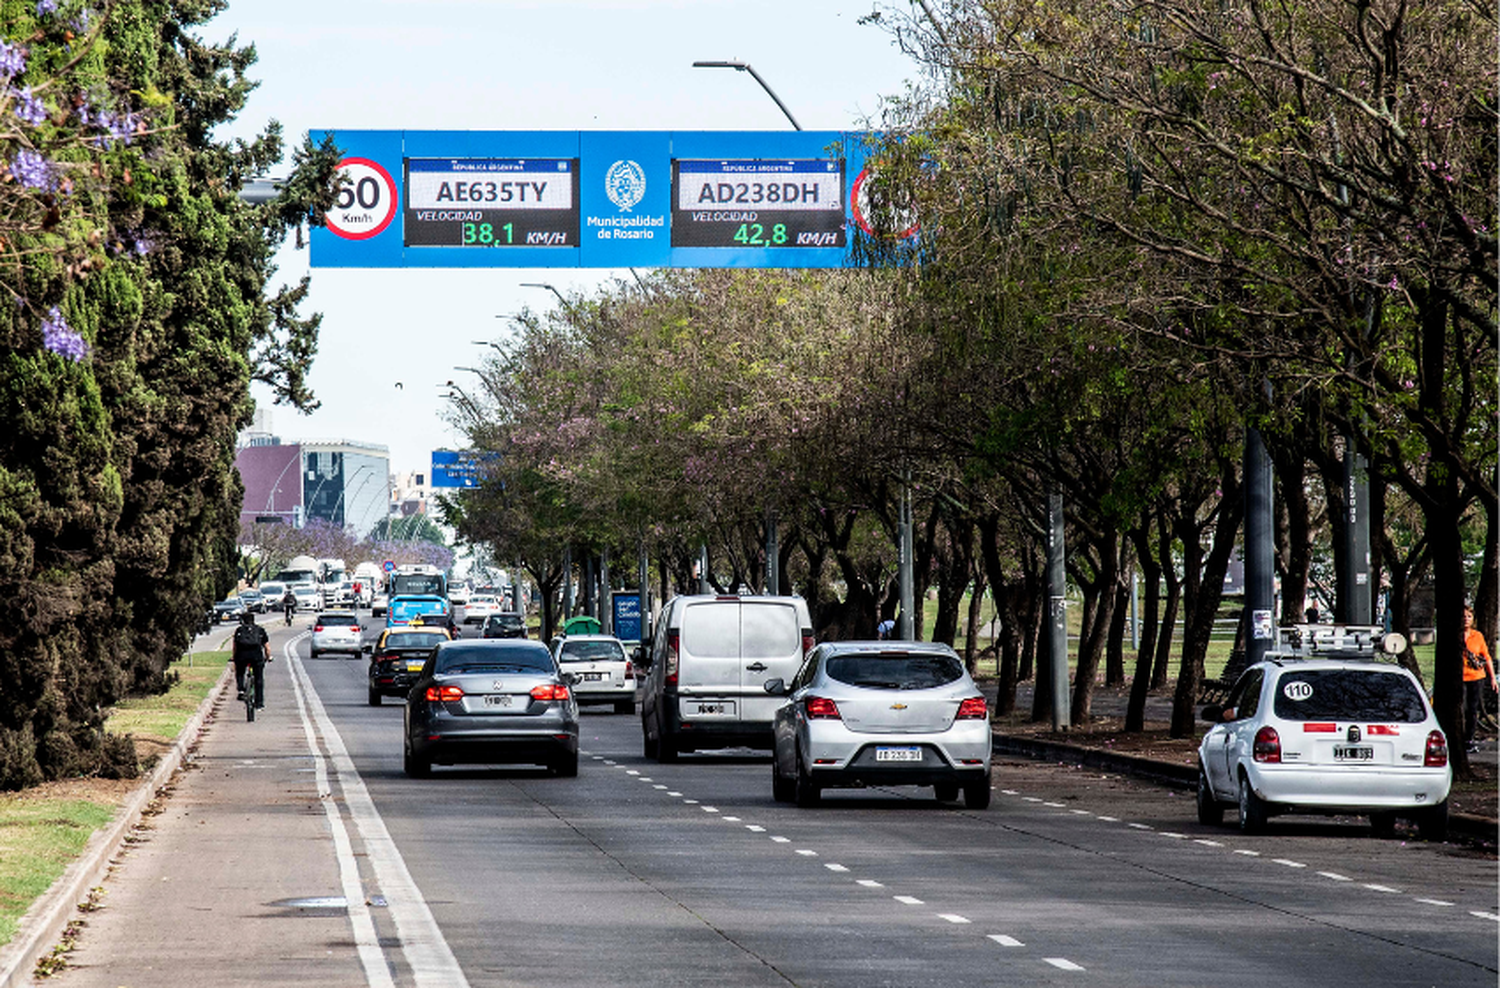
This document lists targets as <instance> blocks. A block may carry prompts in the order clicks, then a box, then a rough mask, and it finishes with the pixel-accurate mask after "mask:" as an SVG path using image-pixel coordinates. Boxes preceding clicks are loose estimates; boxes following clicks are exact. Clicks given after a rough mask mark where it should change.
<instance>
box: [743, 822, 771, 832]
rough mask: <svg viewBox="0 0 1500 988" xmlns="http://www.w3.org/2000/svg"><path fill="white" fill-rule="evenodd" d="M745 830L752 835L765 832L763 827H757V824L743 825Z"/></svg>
mask: <svg viewBox="0 0 1500 988" xmlns="http://www.w3.org/2000/svg"><path fill="white" fill-rule="evenodd" d="M745 829H746V830H748V831H750V832H751V833H752V834H763V833H765V832H766V828H765V827H762V826H759V825H758V824H754V823H747V824H745Z"/></svg>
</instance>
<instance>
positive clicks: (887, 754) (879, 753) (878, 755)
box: [875, 748, 922, 762]
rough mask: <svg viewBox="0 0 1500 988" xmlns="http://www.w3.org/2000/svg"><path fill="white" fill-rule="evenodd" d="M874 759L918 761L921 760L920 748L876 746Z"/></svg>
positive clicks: (883, 760) (879, 760)
mask: <svg viewBox="0 0 1500 988" xmlns="http://www.w3.org/2000/svg"><path fill="white" fill-rule="evenodd" d="M875 760H876V761H877V762H920V761H921V760H922V749H921V748H876V749H875Z"/></svg>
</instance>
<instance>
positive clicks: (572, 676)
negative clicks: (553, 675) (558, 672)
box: [562, 672, 578, 686]
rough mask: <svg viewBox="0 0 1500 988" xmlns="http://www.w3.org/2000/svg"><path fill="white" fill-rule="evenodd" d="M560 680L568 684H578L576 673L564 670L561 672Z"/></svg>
mask: <svg viewBox="0 0 1500 988" xmlns="http://www.w3.org/2000/svg"><path fill="white" fill-rule="evenodd" d="M562 681H563V682H565V683H567V684H568V685H569V686H576V685H578V673H576V672H565V673H563V674H562Z"/></svg>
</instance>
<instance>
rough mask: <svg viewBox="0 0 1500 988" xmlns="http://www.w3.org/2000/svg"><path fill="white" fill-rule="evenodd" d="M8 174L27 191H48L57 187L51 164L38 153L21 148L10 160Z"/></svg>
mask: <svg viewBox="0 0 1500 988" xmlns="http://www.w3.org/2000/svg"><path fill="white" fill-rule="evenodd" d="M10 173H11V174H12V175H14V176H15V177H16V181H17V182H19V183H21V185H22V186H24V187H26V188H28V189H47V190H50V189H52V188H54V187H55V186H56V185H57V176H56V175H54V174H53V172H52V163H51V162H50V161H48V160H47V159H46V158H44V157H42V154H41V152H40V151H33V150H31V149H30V148H22V149H21V150H19V151H17V152H16V156H15V157H14V158H13V159H11V162H10Z"/></svg>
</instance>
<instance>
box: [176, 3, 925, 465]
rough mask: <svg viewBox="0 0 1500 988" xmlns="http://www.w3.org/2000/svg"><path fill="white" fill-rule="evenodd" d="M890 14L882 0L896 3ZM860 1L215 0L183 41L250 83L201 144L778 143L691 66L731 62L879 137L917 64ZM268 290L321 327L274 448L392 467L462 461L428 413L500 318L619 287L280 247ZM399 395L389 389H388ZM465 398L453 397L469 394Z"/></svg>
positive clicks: (768, 105) (261, 398) (500, 325)
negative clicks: (472, 140)
mask: <svg viewBox="0 0 1500 988" xmlns="http://www.w3.org/2000/svg"><path fill="white" fill-rule="evenodd" d="M898 2H899V0H898ZM870 4H871V0H360V2H358V3H333V2H328V0H230V3H229V7H228V9H227V10H225V12H224V13H222V14H220V15H219V17H217V18H216V19H215V20H213V21H211V22H209V23H208V24H207V25H204V26H203V27H202V28H200V29H199V31H198V33H199V34H200V35H201V36H202V37H204V38H205V39H208V40H212V41H223V40H225V39H227V38H228V37H229V35H231V34H236V35H237V36H238V39H239V42H240V43H241V44H247V43H253V44H254V46H255V48H256V52H257V54H258V61H257V63H256V65H255V66H253V67H252V68H251V70H250V73H249V74H250V76H251V78H253V79H256V80H258V81H259V83H260V85H259V88H258V89H257V90H256V91H255V92H254V93H253V94H252V95H251V97H250V100H249V102H248V105H247V106H246V109H245V111H244V112H243V113H242V114H241V116H240V118H239V120H237V121H236V122H235V123H234V124H232V125H228V126H225V127H223V128H221V130H220V131H219V136H220V137H221V138H233V137H241V138H249V137H251V136H253V135H254V134H255V133H256V132H258V131H259V130H260V129H261V128H263V127H264V126H265V124H266V123H267V122H268V121H270V120H273V119H274V120H278V121H280V123H281V124H282V126H283V128H284V132H285V134H286V137H287V143H288V145H289V146H290V145H296V144H300V142H301V139H302V135H303V134H304V133H306V132H307V131H308V130H310V129H311V130H322V129H339V128H344V129H370V130H499V131H505V130H561V131H577V130H788V129H790V128H791V124H790V123H789V122H788V121H787V118H786V117H785V116H784V115H783V114H782V112H781V110H780V109H779V108H778V107H777V106H776V103H775V102H774V101H773V100H772V99H771V97H770V96H768V95H767V94H766V92H765V91H764V90H763V89H761V87H760V86H759V85H757V84H756V82H755V80H754V79H753V78H752V77H751V76H750V75H749V74H748V73H744V72H735V71H733V70H728V69H697V68H693V67H692V63H693V62H694V61H699V60H712V59H726V60H727V59H737V60H741V61H745V62H748V63H750V65H751V66H753V67H754V69H755V71H756V72H757V73H759V74H760V76H761V77H762V78H763V79H765V81H766V83H767V84H768V85H769V86H770V87H771V88H772V89H773V90H774V91H775V92H776V95H777V96H779V97H780V98H781V101H782V102H783V103H785V104H786V106H787V109H788V110H790V111H791V113H792V115H793V116H794V117H796V119H797V122H798V123H800V124H801V125H802V127H803V128H804V129H806V130H846V129H859V128H862V127H864V126H865V125H866V124H867V123H870V122H876V123H878V122H879V119H880V114H881V108H882V101H883V98H885V97H890V96H899V95H901V94H902V93H903V92H905V91H906V88H907V84H908V80H913V81H914V80H917V79H918V78H919V77H920V75H921V69H920V67H919V66H918V65H917V64H916V63H914V62H913V61H912V60H911V59H910V58H908V57H907V56H906V55H905V54H904V53H902V52H901V51H900V50H899V49H898V48H897V46H896V45H895V43H894V41H893V38H892V36H891V35H890V33H889V32H887V31H886V30H885V29H883V28H880V27H877V26H867V25H860V24H859V23H858V21H859V18H860V17H861V16H862V15H863V14H866V13H868V12H869V11H870V9H871V6H870ZM278 263H279V267H280V271H279V273H278V277H279V278H280V279H281V280H284V281H287V282H295V281H296V280H297V279H299V278H301V277H302V276H304V275H308V274H310V275H311V277H312V281H311V285H312V290H311V296H310V298H309V300H308V302H307V303H306V304H305V305H304V308H303V312H304V314H306V313H308V312H321V313H322V315H323V324H322V330H321V336H320V343H319V347H318V355H317V358H316V360H315V361H314V364H313V368H312V371H311V373H310V376H309V384H310V386H311V387H312V389H313V391H314V392H315V394H316V396H317V398H318V399H319V400H320V401H321V403H322V406H321V408H319V409H318V410H317V411H315V412H314V413H312V414H311V415H303V414H301V413H299V412H297V411H296V410H294V409H292V408H290V407H288V406H285V405H273V403H272V398H271V394H270V391H269V389H266V388H264V387H262V386H260V385H256V386H254V388H253V394H254V397H255V399H256V402H257V406H258V407H259V408H261V409H267V408H269V409H271V425H272V429H273V431H274V432H275V433H276V434H278V435H280V436H281V437H282V439H283V440H284V441H289V442H290V441H298V440H311V439H344V440H353V441H361V442H373V443H381V444H384V445H386V446H388V447H389V448H390V453H391V468H392V469H393V470H394V471H397V472H404V471H408V470H426V469H427V468H428V466H429V463H430V455H431V451H432V450H434V449H440V448H461V447H462V445H463V440H462V437H461V435H460V434H459V433H458V432H457V431H456V430H454V429H453V427H452V426H451V425H449V424H448V423H447V422H446V421H445V419H444V417H443V413H444V407H445V406H446V405H447V399H445V398H444V397H443V396H444V395H445V394H446V393H447V391H448V389H447V388H446V387H445V386H444V385H445V382H447V381H449V380H454V381H457V382H458V383H459V384H460V385H461V386H463V385H464V379H465V378H466V377H467V378H468V379H469V381H470V382H474V381H475V379H474V377H473V372H472V371H468V370H461V369H457V368H464V367H477V366H479V365H480V364H481V362H482V360H483V359H484V356H485V355H486V354H489V353H491V351H490V350H489V349H488V348H487V347H485V346H478V345H475V343H474V341H476V340H477V341H484V340H492V341H499V340H503V339H504V337H505V336H506V334H507V333H508V332H509V331H510V326H511V323H510V322H509V320H507V319H506V318H504V317H505V316H506V315H508V314H514V313H518V312H520V311H522V310H523V309H524V308H530V309H533V310H546V309H548V308H551V307H552V306H554V305H556V304H557V300H556V298H555V297H554V296H553V294H552V293H551V292H549V291H547V290H546V289H537V288H526V287H522V285H523V283H525V282H545V283H549V284H551V285H553V286H555V287H556V288H558V289H559V290H560V291H562V292H563V293H564V294H567V293H570V292H573V291H589V290H591V289H593V288H594V287H595V286H598V285H601V284H605V283H608V282H610V281H612V280H613V279H614V278H615V277H620V276H624V275H625V272H621V271H609V270H599V269H588V268H555V269H520V268H495V269H469V270H421V269H411V270H405V269H397V270H368V269H339V268H309V266H308V254H307V252H306V251H305V250H304V251H300V252H298V251H295V250H293V249H292V248H291V247H290V246H289V247H288V248H287V249H285V250H283V251H282V252H281V254H280V255H279V257H278ZM398 383H399V385H400V386H399V387H398V386H397V385H398ZM470 390H472V387H471V388H470Z"/></svg>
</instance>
